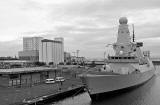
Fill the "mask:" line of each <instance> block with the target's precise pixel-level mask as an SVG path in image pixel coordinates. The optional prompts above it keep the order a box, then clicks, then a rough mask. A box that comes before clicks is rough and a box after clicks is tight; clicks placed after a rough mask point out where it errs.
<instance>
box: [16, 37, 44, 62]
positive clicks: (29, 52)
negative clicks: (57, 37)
mask: <svg viewBox="0 0 160 105" xmlns="http://www.w3.org/2000/svg"><path fill="white" fill-rule="evenodd" d="M42 39H43V38H42V37H24V38H23V51H19V52H18V55H19V59H20V60H28V61H33V62H36V61H39V47H40V43H41V40H42Z"/></svg>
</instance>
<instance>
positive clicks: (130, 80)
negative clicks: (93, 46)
mask: <svg viewBox="0 0 160 105" xmlns="http://www.w3.org/2000/svg"><path fill="white" fill-rule="evenodd" d="M127 22H128V20H127V18H126V17H121V18H120V19H119V23H120V24H119V28H118V36H117V41H116V42H115V43H113V44H112V47H113V49H114V52H115V55H114V56H110V55H108V58H107V59H106V60H105V65H104V66H103V68H102V69H101V70H90V71H88V72H86V73H84V74H82V75H80V77H81V78H82V80H83V82H84V84H85V85H86V87H87V89H88V91H89V93H90V95H91V96H92V95H95V94H100V93H105V92H111V91H115V90H119V89H125V88H128V87H132V86H136V85H139V84H142V83H144V82H145V81H147V80H149V79H150V78H151V77H152V76H153V75H154V71H155V70H154V66H153V64H152V62H151V61H150V59H149V57H148V56H145V55H143V53H142V51H141V49H140V47H142V46H143V43H142V42H135V41H134V36H133V41H132V38H131V36H130V32H129V29H128V24H127Z"/></svg>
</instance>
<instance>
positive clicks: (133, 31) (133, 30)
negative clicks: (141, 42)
mask: <svg viewBox="0 0 160 105" xmlns="http://www.w3.org/2000/svg"><path fill="white" fill-rule="evenodd" d="M132 27H133V42H135V34H134V24H132Z"/></svg>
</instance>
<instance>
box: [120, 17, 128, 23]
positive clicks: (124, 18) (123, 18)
mask: <svg viewBox="0 0 160 105" xmlns="http://www.w3.org/2000/svg"><path fill="white" fill-rule="evenodd" d="M127 22H128V19H127V18H126V17H121V18H120V19H119V23H120V24H127Z"/></svg>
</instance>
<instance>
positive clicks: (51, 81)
mask: <svg viewBox="0 0 160 105" xmlns="http://www.w3.org/2000/svg"><path fill="white" fill-rule="evenodd" d="M45 83H47V84H51V83H55V80H54V79H46V81H45Z"/></svg>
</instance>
